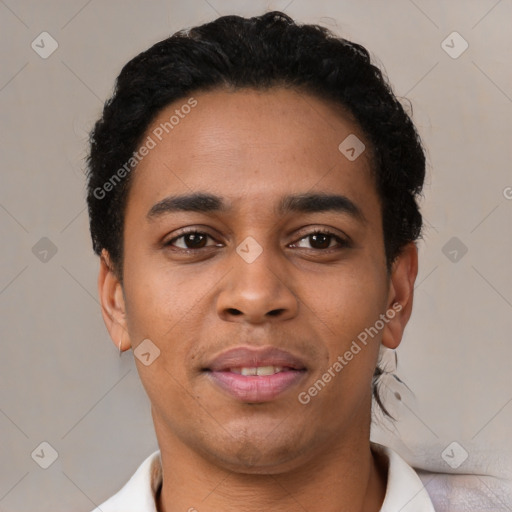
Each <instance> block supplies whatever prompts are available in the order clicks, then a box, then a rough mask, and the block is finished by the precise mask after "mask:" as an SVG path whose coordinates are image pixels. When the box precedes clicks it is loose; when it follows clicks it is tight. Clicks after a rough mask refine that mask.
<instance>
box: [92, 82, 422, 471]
mask: <svg viewBox="0 0 512 512" xmlns="http://www.w3.org/2000/svg"><path fill="white" fill-rule="evenodd" d="M194 99H195V101H197V104H196V105H195V106H194V107H193V108H192V109H182V110H180V108H181V106H182V105H183V104H185V103H187V99H185V100H183V101H179V102H176V103H175V104H173V105H170V106H169V107H168V108H166V109H165V110H163V111H162V112H160V114H159V116H158V117H157V118H156V119H155V120H154V122H153V124H152V125H151V126H150V127H149V129H148V131H147V133H146V135H145V137H144V139H146V140H147V137H148V136H150V137H151V138H152V139H153V140H154V141H155V143H156V145H155V147H153V148H152V149H151V150H150V151H149V153H148V154H147V155H146V156H145V157H144V158H143V160H142V161H141V162H140V164H139V165H138V167H137V169H136V170H135V171H134V175H133V177H132V178H133V181H132V184H131V189H130V192H129V195H128V199H127V209H126V214H125V226H124V266H123V286H122V288H121V285H120V284H119V282H118V281H117V280H116V278H115V275H114V274H113V273H112V272H110V271H109V270H108V268H107V266H106V265H105V262H103V263H102V271H101V272H100V292H101V295H102V302H103V306H104V315H105V319H106V322H107V325H108V326H109V329H110V332H111V335H112V338H113V339H114V340H115V341H116V342H117V343H119V340H120V339H121V338H122V339H123V345H124V347H125V348H127V346H128V345H131V347H132V348H133V349H134V350H135V351H136V354H137V350H136V349H137V347H138V346H139V345H140V343H141V342H142V341H143V340H150V342H151V344H150V345H147V346H146V345H143V346H142V348H141V349H140V350H141V351H142V349H144V350H143V352H147V350H146V348H147V347H150V348H151V350H150V352H151V353H152V351H153V350H154V349H155V348H154V347H157V348H158V350H159V351H160V355H159V356H158V357H157V358H156V359H154V361H153V362H151V364H149V365H147V366H146V365H145V364H143V362H142V361H141V360H139V359H138V358H135V361H136V364H137V367H138V371H139V374H140V378H141V380H142V383H143V385H144V387H145V389H146V391H147V394H148V396H149V398H150V400H151V404H152V412H153V418H154V422H155V428H156V432H157V436H158V439H159V443H160V444H161V445H162V443H165V442H168V443H171V444H173V446H178V445H179V446H181V447H183V448H184V449H186V450H189V451H190V452H194V453H196V454H200V455H201V456H202V457H203V458H206V459H208V460H210V461H215V463H216V464H220V465H222V466H224V467H226V468H231V469H237V470H242V471H247V472H258V471H265V472H272V471H276V472H277V471H280V470H281V469H283V468H286V467H293V466H294V465H297V464H300V463H304V462H305V461H308V460H312V459H313V458H314V457H317V456H319V455H320V454H321V453H325V452H326V450H336V447H337V446H338V444H339V442H340V441H339V440H340V439H344V440H347V439H353V438H355V437H357V436H361V435H364V436H367V435H368V428H369V422H370V405H371V379H372V375H373V372H374V368H375V365H376V362H377V357H378V351H379V345H380V344H381V342H382V343H384V344H386V345H387V346H391V347H392V348H394V347H395V346H396V345H398V343H399V341H400V337H401V334H402V330H403V327H404V325H405V323H406V321H407V318H408V311H409V307H410V297H411V293H412V292H411V289H412V282H413V281H414V277H415V264H414V261H415V260H414V258H415V248H414V250H413V249H409V250H408V251H404V253H403V255H402V256H400V257H399V258H398V259H397V261H396V263H395V265H394V267H393V272H392V274H391V275H390V274H389V273H388V272H387V269H386V260H385V254H384V240H383V234H382V217H381V211H380V202H379V197H378V195H377V192H376V189H375V184H374V180H373V178H372V174H371V170H370V159H369V149H368V148H369V146H368V144H367V143H366V142H365V138H364V135H363V134H362V133H361V131H360V129H359V128H358V126H357V125H356V124H355V123H354V122H352V121H351V120H350V119H349V118H348V117H347V116H344V115H342V114H341V113H340V112H339V111H336V110H335V109H334V108H333V106H332V105H330V104H328V103H324V102H323V101H322V100H320V99H316V98H314V97H312V96H310V95H306V94H303V93H298V92H293V91H291V90H284V89H273V90H270V91H266V92H258V91H253V90H245V91H237V92H224V91H214V92H208V93H198V94H196V95H194ZM177 109H178V110H180V112H182V113H183V111H184V110H190V112H189V113H187V114H186V115H183V114H182V116H183V117H182V116H180V119H179V122H177V123H176V124H174V125H173V127H172V129H170V128H169V127H168V131H169V133H165V131H163V136H162V133H161V132H162V128H161V126H162V124H163V123H166V122H168V121H169V119H170V117H171V116H172V115H173V114H175V111H176V110H177ZM155 134H160V135H159V136H158V137H157V136H156V135H155ZM351 134H352V135H356V136H357V137H358V138H359V139H360V140H361V141H363V142H364V143H365V144H366V148H367V149H366V150H365V151H364V152H363V153H362V154H361V155H360V156H359V157H358V158H356V159H355V160H349V159H348V158H347V157H346V156H345V155H344V154H343V153H342V152H340V150H339V149H338V146H339V145H340V143H341V142H342V141H343V140H344V139H345V138H346V137H348V136H349V135H351ZM160 138H161V140H159V139H160ZM395 302H401V304H402V307H401V308H400V309H401V311H400V312H398V311H395V313H396V314H394V315H393V317H392V318H391V319H390V318H389V316H391V315H388V316H386V321H382V318H383V317H382V316H381V315H383V314H384V315H385V314H386V312H387V311H388V310H389V309H390V308H392V304H393V303H395ZM407 303H409V305H406V304H407ZM395 309H398V308H395ZM379 318H380V319H381V321H380V323H378V324H376V322H378V320H379ZM381 324H382V325H383V327H381ZM372 326H373V327H374V329H375V327H376V326H378V327H379V328H378V329H376V330H377V331H378V333H377V334H375V335H374V336H373V337H369V336H367V342H366V344H363V343H362V342H361V341H360V340H361V339H362V338H364V335H363V336H362V333H363V332H364V331H365V329H367V328H370V327H372ZM372 332H373V331H372ZM358 337H359V338H358ZM358 340H359V341H358ZM354 341H355V342H356V345H357V346H358V347H359V350H358V351H357V349H356V348H355V346H354ZM144 343H146V344H147V343H148V342H147V341H146V342H144ZM348 352H351V353H352V357H350V356H349V355H348ZM147 358H148V356H146V359H147ZM151 358H152V356H150V359H151ZM340 358H341V360H340ZM341 361H343V363H342V362H341ZM146 362H147V361H146ZM336 363H338V364H336ZM340 365H341V369H340ZM327 374H329V375H330V378H329V377H326V375H327ZM319 380H320V381H322V383H323V384H322V383H319ZM315 383H316V384H315ZM315 390H316V391H315Z"/></svg>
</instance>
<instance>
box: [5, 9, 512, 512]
mask: <svg viewBox="0 0 512 512" xmlns="http://www.w3.org/2000/svg"><path fill="white" fill-rule="evenodd" d="M272 9H285V11H286V12H287V13H288V14H289V15H291V16H292V17H294V18H296V19H297V20H299V21H301V22H309V23H319V24H322V25H324V26H327V27H329V28H331V29H332V30H334V31H335V32H336V33H338V34H340V35H342V36H344V37H346V38H348V39H352V40H354V41H356V42H359V43H361V44H363V45H365V46H366V47H367V48H369V49H370V51H371V52H372V54H374V56H375V58H376V59H377V62H378V63H379V65H380V66H381V67H382V68H383V69H384V70H385V71H386V73H387V74H388V76H389V78H390V81H391V82H392V84H393V86H394V90H395V92H396V94H397V95H398V96H400V97H407V98H408V99H409V100H410V101H411V105H412V109H413V118H414V121H415V123H416V125H417V127H418V130H419V132H420V134H421V136H422V138H423V141H424V144H425V146H426V148H427V152H428V178H427V182H426V187H425V197H424V199H423V202H422V208H423V212H424V214H425V222H426V228H425V233H424V239H423V240H422V241H421V243H420V244H419V245H420V275H419V277H418V281H417V287H416V299H415V310H414V314H413V318H412V320H411V322H410V324H409V326H408V328H407V330H406V335H405V339H404V341H403V343H402V346H401V347H400V349H399V350H398V359H399V364H398V369H397V374H398V375H399V376H400V377H401V378H402V379H403V380H404V381H405V382H406V383H407V386H408V387H409V388H410V389H411V390H412V392H408V391H407V389H406V388H404V387H403V386H400V385H399V384H398V383H397V382H396V381H394V380H393V379H388V381H389V382H388V384H389V386H390V388H391V390H392V392H389V393H387V394H386V400H387V403H388V405H389V407H390V408H391V409H392V411H394V413H395V415H396V416H397V418H398V421H397V423H396V424H395V425H394V426H392V425H390V424H387V423H385V422H382V421H379V422H377V423H376V424H375V425H374V427H375V430H374V432H373V436H374V439H377V440H381V441H383V442H387V443H389V444H391V445H393V446H396V447H397V449H398V450H399V451H400V452H401V453H403V454H404V456H405V457H406V458H408V460H412V461H414V462H416V463H418V461H420V462H421V454H422V453H426V452H427V451H428V453H429V457H430V459H431V462H430V464H434V465H438V466H439V467H438V468H437V469H438V470H439V471H442V470H443V468H444V469H447V466H446V463H445V461H444V459H443V458H442V456H441V454H442V451H443V449H444V448H445V447H446V446H448V445H449V444H450V443H452V442H454V441H455V442H457V443H458V445H460V446H461V447H463V448H464V449H465V450H466V451H467V453H468V458H467V461H465V462H464V464H463V465H461V466H460V468H459V469H458V471H462V472H464V471H465V470H466V471H470V470H471V469H472V468H475V467H478V460H477V459H476V457H473V458H472V454H473V453H479V451H480V452H481V451H482V450H483V451H489V453H495V452H496V453H505V452H506V451H507V450H510V449H511V443H512V441H511V436H510V432H511V426H512V378H511V370H510V364H511V361H512V340H511V334H510V333H511V331H512V264H511V255H512V235H511V233H512V227H511V226H512V223H511V219H512V188H511V187H512V171H511V161H512V151H511V139H510V133H511V126H510V125H511V123H510V120H511V114H512V80H511V79H512V71H511V65H510V64H511V62H510V55H511V53H512V31H511V30H510V20H511V19H512V3H511V2H510V0H502V1H496V0H478V1H476V0H456V1H455V0H451V1H450V2H445V1H441V0H436V1H434V0H432V1H426V0H415V1H412V0H409V1H408V0H392V1H388V2H379V1H377V0H374V1H368V0H366V1H361V0H358V1H355V0H349V1H340V0H336V1H334V0H331V1H330V0H316V1H315V2H310V1H307V0H292V1H290V0H280V1H268V2H263V1H258V0H253V1H251V2H249V1H235V0H225V1H222V0H208V1H206V0H187V1H183V2H181V1H171V0H168V1H163V0H161V1H156V0H155V1H151V2H143V1H136V0H129V1H128V0H124V1H119V0H115V1H108V2H106V1H103V2H102V1H100V0H90V1H87V0H69V1H66V2H64V1H60V2H59V1H50V0H45V1H39V2H36V1H35V0H34V1H30V0H17V1H14V0H0V52H1V65H0V119H1V121H0V148H1V151H0V155H1V164H0V165H1V168H2V171H1V176H2V181H1V187H0V236H1V246H2V260H1V268H0V307H1V311H2V323H1V334H0V336H1V337H0V343H1V345H0V353H1V357H0V379H1V381H0V382H1V384H2V385H1V386H0V432H1V436H0V461H1V462H0V510H1V511H5V512H7V511H8V512H25V511H35V510H37V511H40V512H44V511H52V512H54V511H58V510H73V511H83V512H87V511H89V510H91V509H93V508H94V506H95V505H96V504H99V503H100V502H101V501H103V500H104V499H106V498H107V497H108V496H110V495H111V494H113V493H114V492H115V491H117V490H118V488H119V487H120V486H121V485H122V484H124V483H125V482H126V481H127V480H128V478H129V477H130V476H131V474H132V473H133V472H134V471H135V469H136V467H137V466H138V465H139V464H140V462H141V461H142V460H143V459H144V458H145V457H146V456H147V455H149V453H151V452H152V451H153V450H154V449H156V448H157V445H156V441H155V436H154V433H153V425H152V422H151V417H150V408H149V402H148V399H147V397H146V395H145V393H144V391H143V389H142V386H141V384H140V382H139V379H138V375H137V372H136V369H135V365H134V362H133V354H132V352H131V351H130V352H126V353H124V354H123V355H122V357H119V355H118V353H117V351H116V349H115V347H114V346H113V344H112V343H111V341H110V339H109V337H108V335H107V331H106V329H105V327H104V325H103V321H102V319H101V315H100V308H99V304H98V300H97V290H96V275H97V269H98V260H97V258H96V257H95V256H94V254H93V252H92V249H91V243H90V239H89V234H88V218H87V211H86V207H85V180H84V168H85V166H84V157H85V155H86V152H87V137H88V132H89V130H90V129H91V127H92V124H93V122H94V121H95V120H96V118H97V117H98V116H99V114H100V111H101V108H102V105H103V102H104V101H105V100H106V99H107V98H108V97H109V95H110V94H111V91H112V87H113V83H114V80H115V77H116V76H117V74H118V73H119V71H120V69H121V67H122V65H123V64H124V63H125V62H127V61H128V60H129V59H130V58H132V57H133V56H135V55H136V54H137V53H139V52H140V51H142V50H145V49H146V48H147V47H149V46H150V45H152V44H153V43H155V42H157V41H159V40H161V39H163V38H165V37H167V36H168V35H170V34H172V33H173V32H175V31H176V30H178V29H181V28H184V27H189V26H193V25H196V24H200V23H203V22H206V21H208V20H212V19H214V18H215V17H217V16H218V15H219V14H241V15H256V14H261V13H262V12H264V11H266V10H272ZM42 32H47V33H48V34H49V35H50V36H51V38H52V39H53V40H54V41H55V42H53V41H52V39H50V38H49V37H48V35H43V36H41V35H40V34H41V33H42ZM453 32H457V34H453ZM41 39H43V40H44V43H43V44H42V43H41ZM33 41H34V42H35V43H34V45H32V42H33ZM38 41H39V43H38ZM443 41H444V43H443ZM37 44H39V46H37ZM55 44H58V48H57V49H56V50H55V51H54V52H53V53H52V54H51V55H49V56H47V58H43V57H42V56H41V55H40V54H41V53H42V54H43V55H45V52H49V51H50V50H51V49H52V45H53V46H55ZM466 44H467V45H468V46H467V48H466V49H465V51H462V50H464V48H465V46H466ZM43 47H44V48H43ZM395 383H396V384H395ZM394 386H397V387H394ZM395 391H396V392H397V393H399V394H400V396H401V397H402V399H401V400H397V398H396V395H395ZM41 443H48V445H49V446H48V445H47V444H43V445H41ZM50 447H51V448H50ZM41 450H42V452H41ZM52 450H55V453H54V452H53V451H52ZM41 453H44V457H43V456H42V455H41ZM37 454H39V455H40V456H39V457H38V456H37ZM55 457H56V460H55V461H54V462H53V463H52V464H51V465H50V466H49V467H48V468H47V469H43V468H42V467H41V463H43V462H44V461H43V459H44V460H45V461H46V462H50V461H51V460H52V458H55ZM432 460H433V461H434V462H433V463H432Z"/></svg>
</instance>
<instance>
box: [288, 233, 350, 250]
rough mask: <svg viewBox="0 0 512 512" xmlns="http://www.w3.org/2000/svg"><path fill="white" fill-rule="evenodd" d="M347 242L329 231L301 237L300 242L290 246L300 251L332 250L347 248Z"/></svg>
mask: <svg viewBox="0 0 512 512" xmlns="http://www.w3.org/2000/svg"><path fill="white" fill-rule="evenodd" d="M348 245H349V243H348V241H347V240H344V239H343V238H341V237H340V236H338V235H335V234H334V233H331V232H329V231H315V232H314V233H309V234H308V235H306V236H304V237H302V238H301V239H300V240H298V241H297V242H295V243H293V244H292V247H299V248H301V249H316V250H325V249H332V248H341V247H347V246H348Z"/></svg>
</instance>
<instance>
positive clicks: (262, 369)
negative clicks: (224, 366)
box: [229, 366, 283, 376]
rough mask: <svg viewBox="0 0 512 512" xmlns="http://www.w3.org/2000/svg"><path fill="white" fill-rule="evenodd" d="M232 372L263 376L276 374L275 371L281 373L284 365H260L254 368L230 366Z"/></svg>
mask: <svg viewBox="0 0 512 512" xmlns="http://www.w3.org/2000/svg"><path fill="white" fill-rule="evenodd" d="M229 371H230V372H232V373H238V374H240V375H244V376H254V375H258V376H262V375H274V373H279V372H282V371H283V367H282V366H258V367H253V368H247V367H243V368H230V369H229Z"/></svg>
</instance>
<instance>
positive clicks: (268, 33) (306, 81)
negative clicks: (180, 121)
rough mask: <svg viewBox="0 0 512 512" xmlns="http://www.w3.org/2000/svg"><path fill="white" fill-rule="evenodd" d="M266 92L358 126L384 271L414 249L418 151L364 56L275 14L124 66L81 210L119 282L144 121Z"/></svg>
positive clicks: (324, 32)
mask: <svg viewBox="0 0 512 512" xmlns="http://www.w3.org/2000/svg"><path fill="white" fill-rule="evenodd" d="M272 87H288V88H293V89H296V90H300V91H303V92H306V93H309V94H311V95H314V96H316V97H319V98H321V99H323V100H325V101H327V102H330V103H331V104H332V105H333V107H336V106H338V107H342V109H343V110H344V111H345V112H348V113H349V115H351V116H352V117H353V118H354V120H355V121H356V123H358V125H359V127H360V128H361V130H362V132H363V134H364V135H365V136H366V139H367V141H368V142H369V144H370V148H371V154H372V171H373V174H374V176H375V183H376V188H377V192H378V195H379V197H380V201H381V211H382V223H383V226H382V228H383V236H384V245H385V254H386V262H387V266H388V271H389V270H390V268H391V264H392V262H393V261H394V260H395V258H396V256H397V255H398V254H399V253H400V250H401V249H402V248H403V247H404V246H405V245H406V244H407V243H409V242H412V241H415V240H417V239H418V237H419V236H420V234H421V228H422V217H421V214H420V211H419V207H418V203H417V198H418V196H419V194H420V193H421V190H422V187H423V181H424V178H425V155H424V151H423V148H422V144H421V141H420V138H419V136H418V134H417V131H416V129H415V127H414V125H413V123H412V121H411V119H410V117H409V115H408V114H407V113H406V112H405V110H404V108H403V106H402V105H401V103H400V102H399V101H398V99H397V98H396V96H395V95H394V93H393V91H392V89H391V86H390V85H389V83H388V81H387V79H386V78H385V77H384V75H383V73H382V72H381V71H380V70H379V69H378V67H376V66H375V65H374V64H373V63H372V61H371V58H370V54H369V52H368V51H367V50H366V49H365V48H364V47H363V46H361V45H359V44H356V43H353V42H350V41H348V40H346V39H343V38H341V37H338V36H336V35H335V34H334V33H333V32H331V31H330V30H328V29H326V28H324V27H321V26H318V25H310V24H297V23H296V22H295V21H294V20H293V19H292V18H290V17H289V16H287V15H285V14H283V13H282V12H278V11H273V12H269V13H266V14H263V15H261V16H257V17H252V18H243V17H240V16H222V17H220V18H218V19H216V20H214V21H212V22H209V23H205V24H203V25H200V26H197V27H194V28H190V29H187V30H181V31H179V32H177V33H175V34H174V35H172V36H171V37H169V38H167V39H164V40H163V41H161V42H159V43H157V44H155V45H154V46H152V47H151V48H149V49H148V50H146V51H144V52H143V53H141V54H139V55H137V56H136V57H135V58H133V59H132V60H131V61H130V62H128V63H127V64H126V65H125V66H124V67H123V69H122V70H121V73H120V74H119V76H118V78H117V80H116V84H115V89H114V93H113V95H112V97H111V98H110V99H108V100H107V101H106V103H105V106H104V109H103V114H102V116H101V118H100V119H99V120H98V121H97V122H96V124H95V126H94V129H93V130H92V132H91V136H90V153H89V156H88V159H87V164H88V195H87V202H88V208H89V218H90V230H91V236H92V242H93V248H94V251H95V252H96V253H97V254H100V253H101V251H102V250H103V249H106V251H108V254H109V257H110V260H111V263H112V265H113V268H114V269H115V270H116V272H117V274H118V276H119V278H120V279H121V280H122V266H123V264H122V262H123V220H124V212H125V207H126V198H127V195H128V190H129V187H130V183H131V176H132V175H133V172H129V171H131V170H132V168H133V169H135V168H136V162H133V160H134V159H133V155H134V153H135V152H136V150H137V147H138V145H139V144H140V143H141V140H142V138H143V136H144V134H145V132H146V131H147V129H148V127H149V125H150V124H151V122H152V120H153V119H154V118H155V117H156V116H157V114H158V113H159V112H160V111H161V110H162V109H163V108H165V107H166V106H167V105H169V104H170V103H173V102H175V101H177V100H179V99H184V98H187V97H189V96H190V95H191V94H192V93H197V92H200V91H208V90H214V89H226V88H227V89H229V90H235V91H236V90H237V89H242V88H254V89H258V90H266V89H269V88H272ZM127 162H131V164H130V167H127V165H126V163H127ZM122 169H124V170H125V172H122V173H121V172H118V174H117V175H116V174H115V173H116V171H118V170H122ZM120 176H122V179H117V178H119V177H120ZM113 177H115V178H116V179H117V181H116V182H113V180H112V178H113ZM106 184H110V186H109V187H106V186H105V185H106ZM377 372H378V370H377ZM376 375H377V373H376ZM375 389H376V386H375V385H374V390H375ZM377 400H378V401H379V399H378V395H377Z"/></svg>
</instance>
